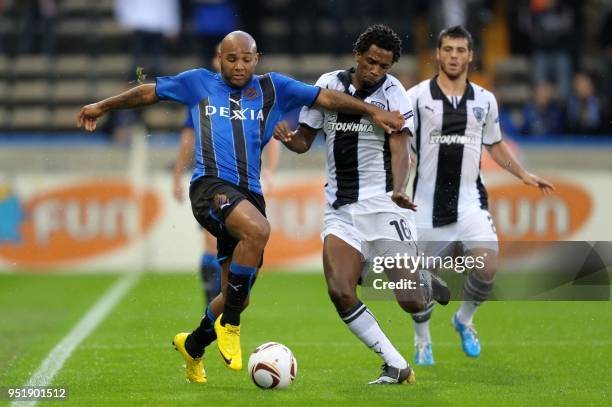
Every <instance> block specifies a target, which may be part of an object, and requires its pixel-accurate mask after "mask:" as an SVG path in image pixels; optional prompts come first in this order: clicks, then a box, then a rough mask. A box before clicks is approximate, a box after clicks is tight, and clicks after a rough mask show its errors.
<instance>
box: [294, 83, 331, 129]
mask: <svg viewBox="0 0 612 407" xmlns="http://www.w3.org/2000/svg"><path fill="white" fill-rule="evenodd" d="M326 85H327V75H322V76H321V77H320V78H319V79H318V80H317V82H316V83H315V86H317V87H319V88H324V87H327V86H326ZM324 120H325V112H324V111H323V109H321V108H318V107H314V106H310V107H306V106H304V107H303V108H302V110H301V111H300V118H299V123H300V124H305V125H306V126H308V127H310V128H312V129H315V130H320V129H322V128H323V122H324Z"/></svg>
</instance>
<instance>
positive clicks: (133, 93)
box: [77, 84, 159, 131]
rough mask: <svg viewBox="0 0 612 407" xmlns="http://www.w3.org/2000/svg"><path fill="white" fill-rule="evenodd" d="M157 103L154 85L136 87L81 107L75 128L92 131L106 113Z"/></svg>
mask: <svg viewBox="0 0 612 407" xmlns="http://www.w3.org/2000/svg"><path fill="white" fill-rule="evenodd" d="M158 101H159V98H158V97H157V94H156V93H155V84H146V85H140V86H136V87H135V88H132V89H130V90H128V91H125V92H123V93H120V94H118V95H116V96H111V97H109V98H107V99H104V100H101V101H99V102H96V103H92V104H90V105H86V106H83V107H82V108H81V110H80V111H79V113H78V115H77V126H78V127H81V126H82V125H83V124H85V130H87V131H94V130H95V129H96V121H97V119H98V118H99V117H101V116H103V115H104V114H105V113H106V112H108V111H111V110H119V109H131V108H134V107H140V106H147V105H152V104H154V103H157V102H158Z"/></svg>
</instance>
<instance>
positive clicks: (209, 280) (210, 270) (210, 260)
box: [172, 113, 280, 310]
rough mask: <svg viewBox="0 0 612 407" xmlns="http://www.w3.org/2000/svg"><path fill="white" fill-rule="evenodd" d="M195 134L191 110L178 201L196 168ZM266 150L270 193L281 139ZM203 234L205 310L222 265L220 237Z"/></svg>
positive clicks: (179, 161) (176, 182)
mask: <svg viewBox="0 0 612 407" xmlns="http://www.w3.org/2000/svg"><path fill="white" fill-rule="evenodd" d="M195 138H196V137H195V130H194V128H193V121H192V120H191V114H189V113H188V114H187V117H186V118H185V122H184V124H183V128H182V129H181V137H180V142H179V151H178V154H177V158H176V164H175V166H174V173H173V177H172V194H173V195H174V198H175V199H176V200H177V202H183V200H184V199H185V188H184V187H183V174H184V172H185V171H187V170H190V171H191V170H192V169H193V158H194V156H195ZM266 153H267V157H265V159H264V163H263V166H262V170H261V178H262V181H263V189H264V191H265V192H266V193H269V192H270V190H271V188H272V185H273V181H272V177H273V174H274V172H275V171H276V167H277V165H278V160H279V155H280V143H279V142H278V140H275V139H274V138H273V139H271V140H270V142H269V143H268V145H267V146H266ZM202 238H203V239H202V240H203V242H204V248H203V253H202V257H201V259H200V279H201V282H202V289H203V292H204V300H205V308H204V309H205V310H206V309H207V308H208V304H209V303H210V301H212V299H213V298H215V297H216V296H217V295H218V294H219V292H221V266H220V265H219V261H218V259H217V243H218V242H217V239H216V238H215V237H214V236H213V235H211V234H210V232H209V231H207V230H206V229H204V228H202Z"/></svg>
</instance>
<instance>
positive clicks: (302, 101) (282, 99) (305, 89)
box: [270, 73, 321, 112]
mask: <svg viewBox="0 0 612 407" xmlns="http://www.w3.org/2000/svg"><path fill="white" fill-rule="evenodd" d="M270 76H271V78H272V80H273V82H274V86H275V87H276V92H277V101H278V106H279V108H280V109H281V110H282V111H283V112H287V111H289V110H292V109H295V108H296V107H301V106H308V107H310V106H312V105H313V103H314V102H315V100H317V97H318V96H319V92H320V91H321V88H319V87H318V86H312V85H308V84H305V83H304V82H300V81H296V80H295V79H292V78H289V77H287V76H285V75H281V74H278V73H272V74H271V75H270Z"/></svg>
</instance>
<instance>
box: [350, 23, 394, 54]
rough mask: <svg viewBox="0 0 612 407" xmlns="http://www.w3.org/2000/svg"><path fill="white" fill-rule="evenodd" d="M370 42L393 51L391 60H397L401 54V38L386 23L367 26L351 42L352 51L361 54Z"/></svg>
mask: <svg viewBox="0 0 612 407" xmlns="http://www.w3.org/2000/svg"><path fill="white" fill-rule="evenodd" d="M372 44H374V45H376V46H377V47H380V48H382V49H386V50H387V51H391V52H393V62H397V61H398V60H399V59H400V56H401V55H402V40H401V39H400V37H399V35H397V33H396V32H395V31H393V30H392V29H391V28H389V27H387V26H386V25H383V24H376V25H372V26H370V27H368V28H367V29H366V30H365V31H364V32H362V33H361V34H360V35H359V38H357V41H355V44H353V52H355V53H360V54H363V53H364V52H366V51H367V50H369V49H370V47H371V46H372Z"/></svg>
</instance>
